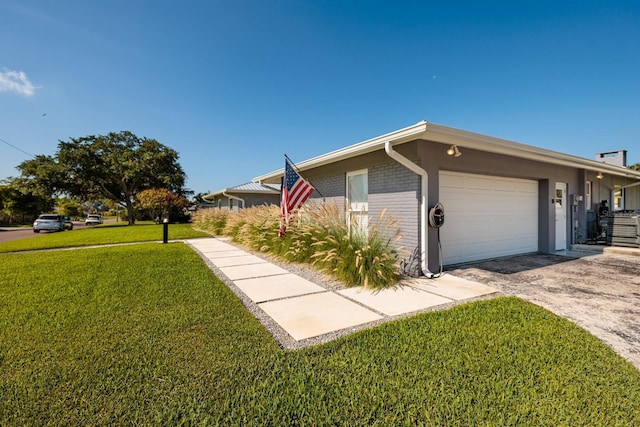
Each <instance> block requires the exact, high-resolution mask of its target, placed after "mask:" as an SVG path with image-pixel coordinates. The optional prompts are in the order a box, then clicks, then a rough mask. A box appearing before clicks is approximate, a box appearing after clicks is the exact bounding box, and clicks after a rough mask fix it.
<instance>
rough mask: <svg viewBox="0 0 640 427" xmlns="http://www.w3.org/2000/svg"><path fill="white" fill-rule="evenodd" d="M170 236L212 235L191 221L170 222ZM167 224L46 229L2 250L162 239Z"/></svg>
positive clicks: (4, 246)
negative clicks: (70, 229) (196, 226)
mask: <svg viewBox="0 0 640 427" xmlns="http://www.w3.org/2000/svg"><path fill="white" fill-rule="evenodd" d="M168 232H169V233H168V237H169V239H171V240H174V239H190V238H194V237H203V236H209V234H207V233H203V232H201V231H196V230H194V229H193V226H192V225H191V224H169V228H168ZM162 237H163V226H162V225H158V224H154V223H140V224H135V225H125V224H122V223H120V224H104V225H100V226H95V227H88V228H82V229H74V230H72V231H63V232H57V233H48V232H46V233H45V232H42V233H40V234H39V235H37V236H34V237H33V238H27V239H22V240H13V241H10V242H3V243H0V253H5V252H15V251H31V250H38V249H50V248H68V247H75V246H91V245H106V244H114V243H130V242H149V241H162Z"/></svg>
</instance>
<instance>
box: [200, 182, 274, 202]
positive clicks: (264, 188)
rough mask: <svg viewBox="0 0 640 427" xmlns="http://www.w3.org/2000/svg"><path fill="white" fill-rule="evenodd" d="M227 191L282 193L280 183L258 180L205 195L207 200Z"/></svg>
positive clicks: (234, 192) (235, 192)
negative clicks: (258, 181)
mask: <svg viewBox="0 0 640 427" xmlns="http://www.w3.org/2000/svg"><path fill="white" fill-rule="evenodd" d="M225 193H228V194H229V193H233V194H237V193H244V194H280V185H279V184H259V183H257V182H246V183H244V184H240V185H236V186H234V187H228V188H223V189H222V190H219V191H215V192H213V193H209V194H207V195H206V196H204V199H205V200H206V198H207V197H215V196H219V195H223V194H225Z"/></svg>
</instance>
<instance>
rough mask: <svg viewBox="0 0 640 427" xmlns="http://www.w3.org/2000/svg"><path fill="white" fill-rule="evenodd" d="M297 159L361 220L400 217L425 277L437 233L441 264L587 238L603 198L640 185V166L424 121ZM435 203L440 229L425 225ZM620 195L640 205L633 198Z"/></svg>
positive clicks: (274, 177)
mask: <svg viewBox="0 0 640 427" xmlns="http://www.w3.org/2000/svg"><path fill="white" fill-rule="evenodd" d="M296 166H297V167H298V169H299V170H300V172H301V173H302V175H303V176H304V177H305V178H306V179H307V180H309V181H310V182H311V183H312V184H313V185H314V186H315V187H316V189H317V190H318V191H317V192H315V193H314V194H313V195H312V197H319V194H322V196H323V197H324V199H325V200H327V201H330V200H335V201H337V202H338V206H339V207H341V208H343V209H345V210H346V213H347V215H348V216H352V215H355V216H356V219H359V221H360V222H361V223H364V224H366V222H367V221H369V222H371V221H374V220H375V218H377V217H378V215H379V214H380V212H381V211H382V210H383V209H386V210H387V211H388V212H389V213H390V214H392V215H393V216H394V217H395V218H396V219H398V220H399V222H400V227H401V230H402V240H401V242H400V244H401V246H402V247H403V248H405V249H407V250H408V253H413V254H414V255H413V257H414V258H417V259H418V264H419V265H420V268H421V270H422V272H423V273H424V274H425V275H430V274H431V272H437V271H438V269H439V267H440V251H439V240H440V241H441V247H442V257H443V264H445V265H450V264H456V263H461V262H468V261H476V260H480V259H489V258H495V257H499V256H506V255H513V254H520V253H530V252H538V251H539V252H547V253H553V252H555V251H561V250H565V249H568V248H570V247H571V245H572V244H574V243H582V242H585V241H587V240H588V239H589V238H590V237H593V236H594V235H595V234H596V232H597V231H596V230H595V229H594V228H595V227H597V225H596V222H595V221H593V218H594V213H596V212H597V211H598V207H599V205H600V203H601V202H602V201H603V200H606V201H607V202H608V206H613V202H614V201H613V197H614V192H615V191H619V190H620V189H622V188H625V187H626V188H632V189H634V190H635V189H636V188H639V187H637V186H636V185H637V184H638V183H640V171H634V170H630V169H626V168H623V167H620V166H615V165H610V164H605V163H601V162H597V161H595V160H588V159H584V158H580V157H576V156H572V155H568V154H563V153H559V152H555V151H551V150H546V149H542V148H538V147H533V146H529V145H524V144H520V143H516V142H512V141H507V140H503V139H498V138H494V137H490V136H485V135H480V134H477V133H471V132H467V131H463V130H459V129H454V128H450V127H446V126H441V125H437V124H433V123H427V122H420V123H417V124H416V125H413V126H409V127H407V128H404V129H400V130H397V131H395V132H391V133H389V134H386V135H382V136H379V137H377V138H373V139H370V140H367V141H364V142H361V143H359V144H355V145H352V146H349V147H346V148H343V149H340V150H336V151H333V152H330V153H327V154H324V155H322V156H318V157H314V158H312V159H309V160H305V161H302V162H298V163H296ZM282 176H283V170H282V169H280V170H277V171H274V172H271V173H269V174H266V175H262V176H259V177H256V178H254V180H253V181H254V182H255V183H260V184H263V185H266V184H269V183H271V184H276V183H279V182H280V180H281V178H282ZM438 203H441V204H442V206H443V207H444V218H445V220H444V224H443V225H442V227H441V228H439V229H437V228H434V227H432V226H430V225H429V218H430V209H431V208H433V207H435V206H436V205H437V204H438ZM621 203H623V204H625V203H626V205H625V206H622V207H621V208H622V209H640V205H639V204H638V203H639V201H638V199H637V198H634V199H633V200H622V202H621ZM434 217H435V216H434V215H433V212H432V215H431V219H432V220H434ZM409 258H411V256H410V257H409ZM408 261H412V260H411V259H408Z"/></svg>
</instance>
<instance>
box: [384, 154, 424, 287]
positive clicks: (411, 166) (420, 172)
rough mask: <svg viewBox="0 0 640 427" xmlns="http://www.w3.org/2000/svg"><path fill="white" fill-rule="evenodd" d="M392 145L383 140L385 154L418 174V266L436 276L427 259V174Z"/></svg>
mask: <svg viewBox="0 0 640 427" xmlns="http://www.w3.org/2000/svg"><path fill="white" fill-rule="evenodd" d="M392 145H393V143H392V142H391V141H387V142H385V144H384V151H385V152H386V153H387V155H388V156H389V157H391V158H392V159H393V160H395V161H396V162H398V163H400V164H401V165H402V166H404V167H406V168H407V169H409V170H410V171H412V172H413V173H415V174H418V175H420V194H421V196H422V200H421V202H420V268H421V269H422V274H424V275H425V276H427V277H428V278H430V279H431V278H433V277H434V276H436V274H435V273H432V272H431V271H429V260H428V258H429V256H428V255H429V249H428V248H429V246H428V241H427V236H428V218H429V214H428V209H427V194H428V191H429V175H428V174H427V171H426V170H424V169H422V168H421V167H420V166H418V165H416V164H415V163H413V162H412V161H411V160H409V159H407V158H406V157H404V156H403V155H401V154H400V153H398V152H397V151H394V150H393V148H392Z"/></svg>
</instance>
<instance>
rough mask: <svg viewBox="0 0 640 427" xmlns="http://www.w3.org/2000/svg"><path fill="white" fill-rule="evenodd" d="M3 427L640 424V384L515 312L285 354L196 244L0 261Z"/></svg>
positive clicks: (486, 307)
mask: <svg viewBox="0 0 640 427" xmlns="http://www.w3.org/2000/svg"><path fill="white" fill-rule="evenodd" d="M95 231H97V230H95ZM74 232H75V231H74ZM69 234H73V233H69ZM78 234H79V233H78ZM96 259H97V260H100V262H98V263H96V262H86V261H85V260H96ZM0 420H1V421H0V424H1V425H139V424H141V425H255V426H269V425H271V426H281V425H311V426H321V425H350V426H353V425H380V426H388V425H394V426H396V425H411V426H413V425H446V426H451V425H496V426H498V425H499V426H503V425H534V426H539V425H549V426H558V425H571V426H576V425H607V426H613V425H639V424H640V372H639V371H637V370H636V369H635V368H634V367H633V366H632V365H631V364H629V363H628V362H626V361H625V360H623V359H622V358H621V357H619V356H617V355H615V354H614V353H613V352H612V351H611V350H610V349H609V348H608V347H606V346H605V345H604V344H602V343H601V342H600V341H598V340H597V339H596V338H594V337H593V336H591V335H590V334H588V333H587V332H586V331H584V330H582V329H580V328H578V327H577V326H575V325H574V324H573V323H571V322H569V321H567V320H565V319H562V318H559V317H557V316H555V315H553V314H551V313H549V312H548V311H546V310H543V309H541V308H539V307H537V306H535V305H533V304H530V303H526V302H524V301H522V300H520V299H517V298H497V299H492V300H487V301H479V302H474V303H470V304H465V305H462V306H458V307H455V308H453V309H450V310H446V311H441V312H432V313H425V314H420V315H417V316H413V317H411V318H407V319H402V320H398V321H394V322H391V323H387V324H384V325H381V326H378V327H376V328H373V329H369V330H365V331H361V332H358V333H355V334H353V335H350V336H347V337H343V338H341V339H339V340H337V341H334V342H331V343H328V344H325V345H322V346H317V347H313V348H309V349H305V350H300V351H295V352H288V351H283V350H281V349H280V348H279V347H278V346H277V345H276V343H275V341H274V340H273V339H272V337H271V336H270V335H269V334H268V333H267V332H266V331H265V329H264V328H263V327H262V325H261V324H260V323H259V322H258V321H257V320H256V319H255V318H254V317H253V316H252V315H251V314H250V313H249V312H248V311H247V310H246V309H245V308H244V306H243V305H242V303H241V302H240V301H239V300H238V299H237V298H236V297H235V296H234V295H233V294H232V292H231V291H230V290H229V289H228V288H227V287H226V286H225V285H224V284H223V283H221V282H220V281H219V280H218V279H217V278H216V277H215V276H214V275H213V273H212V272H211V271H210V270H209V269H208V268H207V267H206V266H205V265H204V264H203V263H202V261H201V260H200V258H199V257H198V256H197V255H196V254H195V253H194V252H193V251H191V250H190V249H189V248H188V247H186V246H185V245H183V244H181V243H171V244H167V245H162V244H155V243H153V244H142V245H135V246H118V247H108V248H86V249H77V250H71V251H52V252H44V253H15V254H3V255H0Z"/></svg>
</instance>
